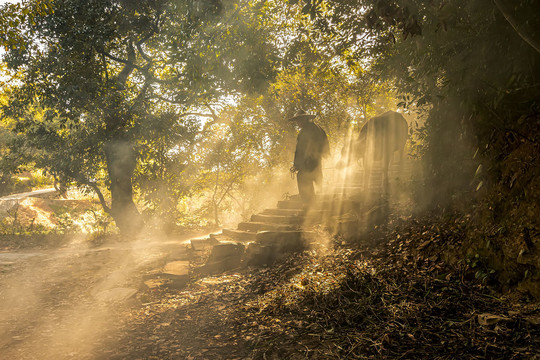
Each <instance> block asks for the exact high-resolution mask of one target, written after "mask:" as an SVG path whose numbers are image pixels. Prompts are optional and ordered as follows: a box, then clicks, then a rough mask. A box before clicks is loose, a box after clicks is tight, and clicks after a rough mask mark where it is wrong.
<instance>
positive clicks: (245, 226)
mask: <svg viewBox="0 0 540 360" xmlns="http://www.w3.org/2000/svg"><path fill="white" fill-rule="evenodd" d="M295 227H296V226H294V225H291V224H285V225H283V224H269V223H264V222H254V221H250V222H241V223H240V224H238V230H243V231H255V232H257V231H270V230H271V231H286V230H294V228H295Z"/></svg>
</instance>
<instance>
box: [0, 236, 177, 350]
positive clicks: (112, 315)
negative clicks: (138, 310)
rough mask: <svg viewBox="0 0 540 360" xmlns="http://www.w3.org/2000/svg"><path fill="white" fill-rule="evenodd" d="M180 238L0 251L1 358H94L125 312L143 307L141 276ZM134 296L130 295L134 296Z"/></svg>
mask: <svg viewBox="0 0 540 360" xmlns="http://www.w3.org/2000/svg"><path fill="white" fill-rule="evenodd" d="M184 243H185V240H175V241H168V242H156V241H154V242H149V241H148V240H138V241H134V242H131V243H128V242H117V243H112V244H108V245H107V246H101V247H97V248H89V247H88V246H86V245H85V244H84V242H79V241H73V243H71V244H69V245H68V246H67V247H64V248H61V249H48V250H26V251H4V252H1V253H0V354H1V356H0V358H2V359H70V358H73V359H94V358H96V356H95V352H96V351H98V350H99V351H101V350H102V348H103V347H104V346H105V345H107V346H112V345H113V342H114V337H115V333H116V332H117V331H118V330H119V327H120V326H121V324H122V323H123V321H124V320H125V318H126V317H129V310H130V308H134V307H137V306H140V304H141V298H140V296H141V293H143V292H144V291H143V290H142V289H143V288H142V276H143V275H144V274H145V273H146V272H148V271H150V270H153V269H155V268H157V267H159V266H161V265H163V264H164V263H165V262H166V261H167V260H168V258H169V257H170V256H171V255H174V256H176V257H178V256H182V252H185V245H183V244H184ZM134 293H135V294H134Z"/></svg>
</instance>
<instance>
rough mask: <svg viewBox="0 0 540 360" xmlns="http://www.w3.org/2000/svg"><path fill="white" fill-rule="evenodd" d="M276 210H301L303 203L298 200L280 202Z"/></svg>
mask: <svg viewBox="0 0 540 360" xmlns="http://www.w3.org/2000/svg"><path fill="white" fill-rule="evenodd" d="M277 207H278V209H298V210H302V209H303V207H304V203H303V202H302V201H299V200H280V201H278V203H277Z"/></svg>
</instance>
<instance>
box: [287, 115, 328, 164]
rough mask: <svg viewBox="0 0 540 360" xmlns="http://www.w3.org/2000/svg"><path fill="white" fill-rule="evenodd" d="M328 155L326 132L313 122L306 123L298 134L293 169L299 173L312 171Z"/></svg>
mask: <svg viewBox="0 0 540 360" xmlns="http://www.w3.org/2000/svg"><path fill="white" fill-rule="evenodd" d="M329 154H330V146H329V144H328V137H327V136H326V132H325V131H324V130H323V129H322V128H321V127H320V126H319V125H317V124H315V123H314V122H309V123H307V124H306V125H305V126H304V127H303V128H302V130H300V132H299V133H298V138H297V140H296V152H295V153H294V167H296V168H297V169H298V170H299V171H313V170H315V169H317V168H318V167H320V165H321V159H322V158H323V156H327V155H329Z"/></svg>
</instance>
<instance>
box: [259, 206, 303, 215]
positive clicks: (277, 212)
mask: <svg viewBox="0 0 540 360" xmlns="http://www.w3.org/2000/svg"><path fill="white" fill-rule="evenodd" d="M262 214H263V215H277V216H302V215H304V210H300V209H279V208H278V209H264V210H263V212H262Z"/></svg>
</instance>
